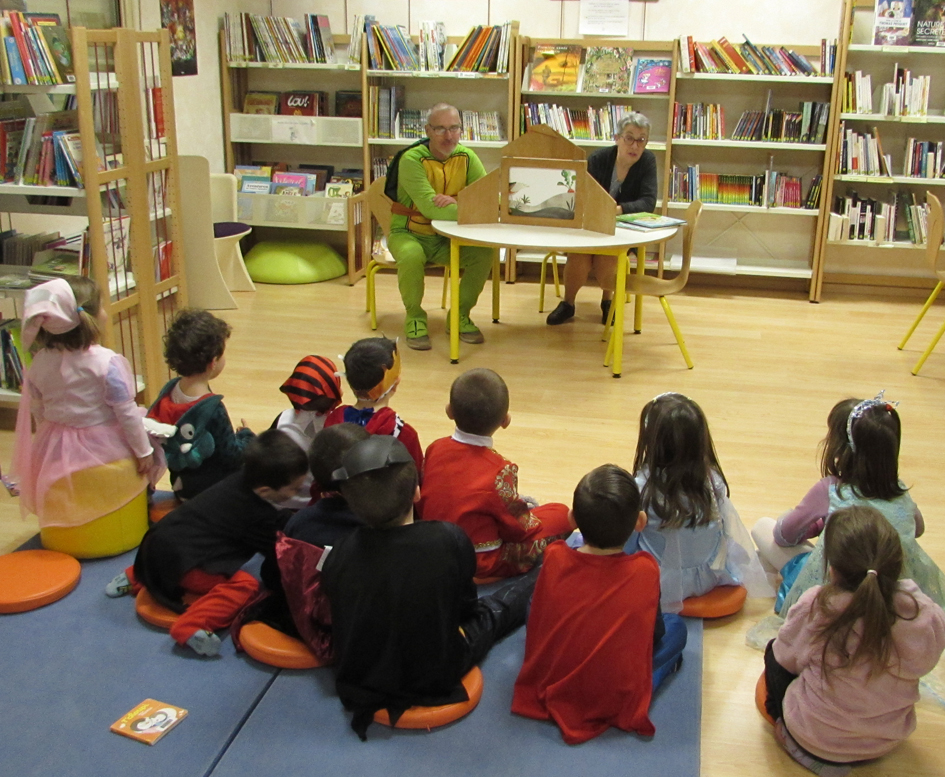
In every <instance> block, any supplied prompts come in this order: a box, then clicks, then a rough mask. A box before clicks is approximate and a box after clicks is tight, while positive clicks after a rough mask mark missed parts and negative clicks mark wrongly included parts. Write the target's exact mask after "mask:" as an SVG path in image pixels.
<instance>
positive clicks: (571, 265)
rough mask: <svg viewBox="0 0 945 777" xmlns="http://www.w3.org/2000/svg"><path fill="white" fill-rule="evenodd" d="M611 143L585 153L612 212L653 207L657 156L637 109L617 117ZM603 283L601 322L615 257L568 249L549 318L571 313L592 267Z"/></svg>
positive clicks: (608, 301)
mask: <svg viewBox="0 0 945 777" xmlns="http://www.w3.org/2000/svg"><path fill="white" fill-rule="evenodd" d="M614 139H615V140H616V145H615V146H613V147H612V148H602V149H600V150H598V151H595V152H594V153H593V154H591V155H590V156H589V157H588V158H587V172H589V173H590V174H591V175H592V176H593V177H594V180H596V181H597V182H598V183H599V184H600V185H601V186H603V187H604V188H605V189H606V190H607V191H608V192H610V196H611V197H613V198H614V201H615V202H616V208H617V215H618V216H619V215H620V214H621V213H640V212H645V211H652V210H653V209H654V208H655V207H656V157H655V156H653V152H652V151H647V150H646V143H647V141H648V140H649V139H650V122H649V120H648V119H647V118H646V116H644V115H643V114H642V113H631V114H629V115H627V116H625V117H624V118H622V119H621V120H620V122H619V123H618V124H617V131H616V133H615V135H614ZM592 268H593V270H594V275H595V277H596V278H597V281H598V283H600V286H601V289H603V297H602V299H601V303H600V309H601V313H602V323H607V314H608V313H609V312H610V304H611V301H612V300H613V297H614V291H613V289H614V281H615V279H616V275H617V257H615V256H601V255H598V254H595V255H593V256H592V255H591V254H570V255H569V256H568V263H567V265H566V266H565V268H564V300H563V301H562V302H560V303H559V304H558V307H556V308H555V309H554V310H553V311H551V313H549V314H548V323H549V324H552V325H554V324H563V323H564V322H565V321H567V320H568V319H570V318H573V317H574V299H575V297H576V296H577V293H578V290H580V288H581V287H582V286H583V285H584V284H585V283H587V276H588V275H589V273H590V271H591V269H592Z"/></svg>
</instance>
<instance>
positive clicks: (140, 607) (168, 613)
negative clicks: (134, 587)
mask: <svg viewBox="0 0 945 777" xmlns="http://www.w3.org/2000/svg"><path fill="white" fill-rule="evenodd" d="M199 598H200V597H199V596H196V595H195V594H184V602H185V603H186V604H191V603H192V602H194V601H196V600H197V599H199ZM135 612H136V613H138V617H139V618H141V620H143V621H145V622H147V623H150V624H151V625H152V626H157V627H158V628H159V629H169V628H170V627H171V626H173V625H174V621H176V620H177V619H178V618H179V617H180V613H179V612H174V611H173V610H169V609H168V608H167V607H165V606H164V605H163V604H158V603H157V601H156V600H155V598H154V597H153V596H151V594H150V593H149V592H148V589H147V588H142V589H141V590H140V591H138V595H137V596H136V597H135Z"/></svg>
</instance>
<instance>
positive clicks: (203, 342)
mask: <svg viewBox="0 0 945 777" xmlns="http://www.w3.org/2000/svg"><path fill="white" fill-rule="evenodd" d="M232 331H233V330H232V328H231V327H230V325H229V324H228V323H226V321H224V320H223V319H220V318H217V317H216V316H215V315H213V314H212V313H210V312H209V311H206V310H199V309H197V308H184V309H183V310H181V311H179V312H178V314H177V315H176V316H174V320H173V321H172V322H171V325H170V326H169V327H168V328H167V332H165V333H164V360H165V361H166V362H167V366H168V367H170V368H171V369H172V370H174V372H176V373H177V374H178V375H182V376H184V377H188V376H190V375H199V374H200V373H201V372H205V371H206V370H207V368H208V367H209V366H210V362H212V361H213V360H214V359H219V358H220V357H221V356H223V352H224V351H225V350H226V341H227V339H228V338H229V336H230V332H232Z"/></svg>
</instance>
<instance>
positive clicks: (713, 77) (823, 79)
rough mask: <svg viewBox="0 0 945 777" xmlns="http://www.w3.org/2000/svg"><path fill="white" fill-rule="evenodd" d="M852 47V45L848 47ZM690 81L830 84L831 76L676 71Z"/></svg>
mask: <svg viewBox="0 0 945 777" xmlns="http://www.w3.org/2000/svg"><path fill="white" fill-rule="evenodd" d="M850 48H851V49H852V48H853V47H852V46H851V47H850ZM680 79H684V80H692V81H764V82H765V83H791V84H832V83H833V76H804V75H800V74H798V75H794V76H765V75H760V74H759V75H755V74H751V75H745V74H742V73H677V74H676V80H677V81H679V80H680Z"/></svg>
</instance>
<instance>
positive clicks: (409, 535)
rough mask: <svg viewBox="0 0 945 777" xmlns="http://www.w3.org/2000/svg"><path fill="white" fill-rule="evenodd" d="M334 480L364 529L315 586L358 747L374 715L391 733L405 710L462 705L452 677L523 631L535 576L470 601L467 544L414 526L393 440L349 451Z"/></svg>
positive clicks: (403, 459)
mask: <svg viewBox="0 0 945 777" xmlns="http://www.w3.org/2000/svg"><path fill="white" fill-rule="evenodd" d="M335 478H336V479H337V480H339V481H341V492H342V494H343V495H344V497H345V499H347V501H348V504H349V505H350V507H351V509H352V510H353V511H354V513H355V514H356V515H357V516H358V517H359V518H361V520H363V521H364V522H365V523H366V524H368V525H367V526H363V527H360V528H358V529H355V530H354V532H353V533H352V534H351V535H350V536H349V537H348V538H347V539H346V540H345V541H344V542H342V543H341V544H340V545H338V546H337V547H335V548H334V549H333V550H332V551H331V552H330V553H329V554H328V560H327V561H326V562H325V564H324V567H323V569H322V580H321V583H322V586H323V589H324V591H325V593H326V594H327V595H328V599H329V601H330V602H331V617H332V636H333V639H334V649H335V685H336V688H337V691H338V696H339V697H340V698H341V701H342V703H343V704H344V706H345V708H346V709H348V710H350V711H352V712H353V713H354V717H353V720H352V722H351V727H352V728H353V729H354V730H355V731H356V732H357V734H358V736H359V737H360V738H361V739H365V738H366V736H367V734H366V732H367V727H368V726H369V725H370V723H371V721H372V720H373V717H374V713H375V712H376V711H377V710H380V709H386V710H387V711H388V713H389V715H390V719H391V721H392V722H393V723H396V721H397V720H398V719H399V717H400V715H401V714H402V713H403V712H404V710H406V709H408V708H410V707H412V706H414V705H421V706H438V705H442V704H452V703H455V702H461V701H465V700H466V699H467V698H468V697H467V694H466V690H465V689H464V688H463V686H462V684H461V679H462V678H463V676H464V675H465V674H466V673H467V672H469V671H470V670H471V669H472V668H473V667H474V666H475V665H476V664H478V663H479V662H480V661H482V660H483V658H485V656H486V654H487V653H488V652H489V649H490V648H491V647H492V645H493V644H494V643H495V642H496V641H497V640H499V639H501V638H502V637H504V636H505V635H506V634H508V633H509V632H511V631H513V630H514V629H516V628H518V627H519V626H521V625H523V624H524V622H525V612H526V608H527V606H528V600H529V597H530V596H531V593H532V590H533V588H534V584H535V582H534V581H535V574H534V573H532V574H529V575H526V576H525V577H523V578H521V579H519V580H516V581H515V582H513V583H510V584H509V585H506V586H505V587H504V588H502V589H500V590H499V591H498V592H497V593H495V594H494V595H492V596H487V597H483V598H482V599H479V598H477V593H476V586H475V583H473V575H474V574H475V571H476V558H475V556H476V554H475V552H474V551H473V547H472V544H471V543H470V541H469V538H468V537H467V536H466V535H465V534H464V533H463V531H462V530H461V529H460V528H458V527H457V526H455V525H453V524H450V523H443V522H441V521H419V522H414V515H413V505H414V502H415V501H416V499H417V498H418V496H419V488H418V486H417V483H418V478H417V469H416V465H415V464H414V461H413V457H412V456H411V455H410V453H409V452H408V451H407V449H406V447H404V445H403V443H401V442H400V441H399V440H396V439H394V438H391V437H388V436H381V435H373V436H371V437H370V438H369V439H367V440H363V441H361V442H359V443H357V444H355V445H354V446H353V447H352V448H351V450H349V451H348V452H347V453H346V454H345V456H344V459H343V466H342V467H341V468H340V469H339V470H338V471H337V472H336V473H335Z"/></svg>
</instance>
